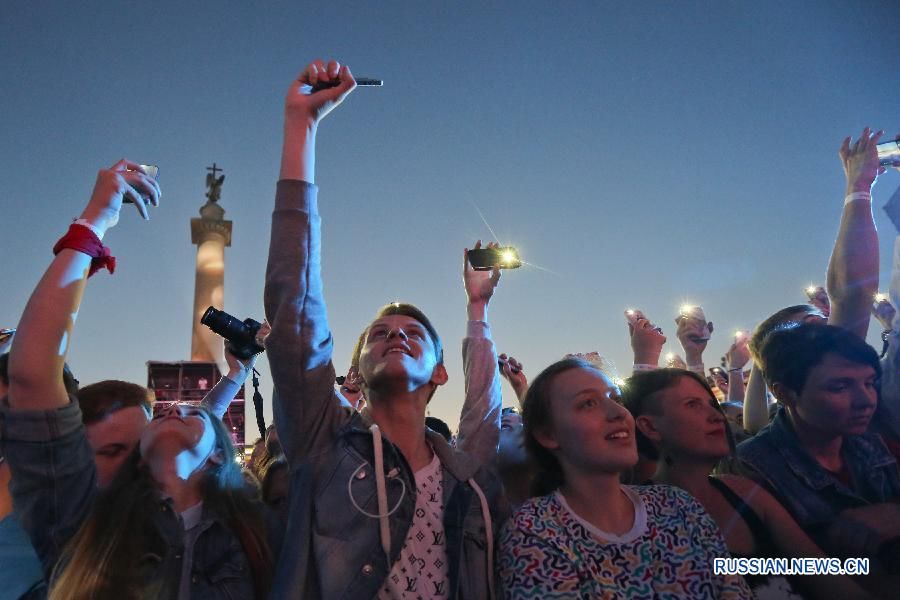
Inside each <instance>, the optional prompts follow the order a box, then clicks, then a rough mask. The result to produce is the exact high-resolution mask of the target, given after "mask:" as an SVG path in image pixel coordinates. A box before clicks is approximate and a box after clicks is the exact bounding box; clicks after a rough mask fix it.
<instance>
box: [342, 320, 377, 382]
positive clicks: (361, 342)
mask: <svg viewBox="0 0 900 600" xmlns="http://www.w3.org/2000/svg"><path fill="white" fill-rule="evenodd" d="M367 333H369V328H368V327H366V328H365V329H364V330H363V332H362V333H361V334H359V338H358V339H357V340H356V345H355V346H353V354H351V355H350V368H351V369H352V368H356V369H359V355H360V354H362V349H363V346H365V345H366V334H367ZM337 383H338V385H343V384H344V382H343V381H338V382H337Z"/></svg>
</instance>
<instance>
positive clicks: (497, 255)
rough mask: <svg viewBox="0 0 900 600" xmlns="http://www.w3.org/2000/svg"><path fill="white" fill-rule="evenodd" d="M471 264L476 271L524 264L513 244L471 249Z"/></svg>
mask: <svg viewBox="0 0 900 600" xmlns="http://www.w3.org/2000/svg"><path fill="white" fill-rule="evenodd" d="M467 256H468V257H469V264H471V265H472V268H473V269H475V270H476V271H490V270H491V269H494V268H496V267H499V268H501V269H518V268H519V267H521V266H522V261H521V259H519V251H518V250H516V249H515V248H513V247H512V246H502V247H498V248H477V249H475V250H469V252H468V254H467Z"/></svg>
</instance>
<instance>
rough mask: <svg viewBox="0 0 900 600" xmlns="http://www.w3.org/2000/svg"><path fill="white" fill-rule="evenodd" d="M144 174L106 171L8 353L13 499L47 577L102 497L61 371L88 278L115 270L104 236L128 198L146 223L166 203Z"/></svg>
mask: <svg viewBox="0 0 900 600" xmlns="http://www.w3.org/2000/svg"><path fill="white" fill-rule="evenodd" d="M140 169H141V167H140V166H139V165H137V164H135V163H130V162H127V161H124V160H122V161H119V162H118V163H116V164H115V165H114V166H113V167H112V168H111V169H105V170H102V171H100V173H99V175H98V176H97V183H96V186H95V187H94V193H93V194H92V196H91V199H90V202H89V203H88V206H87V207H86V208H85V210H84V212H83V213H82V215H81V218H82V219H83V221H80V222H78V223H76V224H74V225H72V226H71V227H70V228H69V232H68V233H67V234H66V235H65V236H64V237H63V238H62V239H61V240H60V241H59V242H58V243H57V245H56V247H55V248H54V250H55V251H56V257H55V258H54V259H53V261H52V262H51V264H50V266H49V268H48V269H47V271H46V272H45V273H44V276H43V277H42V278H41V280H40V282H39V283H38V284H37V287H36V288H35V290H34V292H33V293H32V295H31V298H30V299H29V301H28V304H27V305H26V307H25V312H24V313H23V315H22V320H21V323H20V325H19V335H17V336H16V340H15V342H14V344H13V348H12V354H11V355H10V364H9V380H10V389H9V397H8V403H9V405H8V406H4V407H2V409H0V410H2V412H3V415H2V419H0V423H2V427H3V429H4V436H3V438H4V439H3V445H4V451H5V457H6V459H7V461H8V462H9V465H10V469H11V471H12V485H11V486H10V491H11V492H12V494H13V497H14V499H15V505H16V509H17V511H18V513H19V515H20V517H21V519H22V523H23V525H24V527H25V529H26V530H27V531H28V534H29V536H30V538H31V543H32V545H33V546H34V548H35V551H36V552H37V554H38V556H39V557H40V559H41V563H42V565H43V568H44V574H45V576H47V577H48V578H49V576H50V574H51V572H52V570H53V568H54V566H55V565H56V563H57V560H58V558H59V556H60V554H61V552H62V550H63V548H64V547H65V545H66V544H67V543H68V541H69V540H70V539H71V538H72V536H73V535H74V534H75V532H76V531H77V530H78V528H79V527H80V526H81V523H82V521H83V520H84V517H85V515H86V514H87V511H88V510H89V508H90V506H91V503H92V499H93V497H94V495H95V494H96V490H97V484H96V481H97V477H96V467H95V465H94V453H93V451H92V450H91V447H90V445H89V444H88V441H87V437H86V436H85V433H84V427H83V425H82V422H81V411H80V410H79V408H78V404H77V403H72V402H70V401H69V397H68V395H67V393H66V390H65V387H64V385H63V364H64V362H65V358H66V354H67V353H68V350H69V346H70V345H71V340H72V333H73V330H74V326H75V318H76V315H77V314H78V310H79V308H80V306H81V298H82V294H83V292H84V287H85V281H86V280H87V277H88V276H89V274H90V273H92V272H93V271H94V270H95V269H97V268H100V266H101V264H105V265H106V266H107V267H109V269H110V271H112V270H113V269H114V264H115V263H112V262H111V261H110V260H109V250H108V249H106V248H103V246H102V244H101V243H100V241H99V239H98V238H99V236H102V235H103V234H104V233H105V232H106V230H107V229H108V228H110V227H112V226H114V225H115V224H116V222H117V221H118V218H119V210H120V209H121V206H122V200H123V198H125V197H128V198H129V199H131V200H132V201H133V202H135V203H136V204H137V207H138V210H139V211H140V213H141V215H142V216H143V217H144V218H145V219H146V218H148V213H147V206H146V205H145V200H144V198H147V200H148V201H149V202H150V203H152V204H154V205H156V204H158V202H159V196H160V192H159V187H158V186H157V185H156V182H155V181H153V180H152V179H150V178H149V177H147V176H146V175H144V173H143V172H142V171H141V170H140ZM92 263H93V264H92Z"/></svg>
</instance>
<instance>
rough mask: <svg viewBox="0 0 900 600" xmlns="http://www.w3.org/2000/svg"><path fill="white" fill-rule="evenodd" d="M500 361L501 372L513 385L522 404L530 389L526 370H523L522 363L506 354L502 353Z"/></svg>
mask: <svg viewBox="0 0 900 600" xmlns="http://www.w3.org/2000/svg"><path fill="white" fill-rule="evenodd" d="M498 362H499V364H500V374H501V375H503V377H504V378H505V379H506V380H507V381H508V382H509V385H511V386H512V389H513V391H514V392H515V393H516V398H518V399H519V404H521V403H522V401H523V400H524V399H525V392H527V391H528V378H527V377H525V372H524V371H523V370H522V363H520V362H519V361H517V360H516V359H515V358H513V357H512V356H507V355H506V354H501V355H500V356H499V360H498Z"/></svg>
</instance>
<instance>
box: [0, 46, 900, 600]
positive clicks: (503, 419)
mask: <svg viewBox="0 0 900 600" xmlns="http://www.w3.org/2000/svg"><path fill="white" fill-rule="evenodd" d="M354 88H355V81H354V79H353V76H352V74H351V73H350V70H349V68H348V67H347V66H346V65H343V66H342V65H340V64H339V63H337V62H336V61H331V62H328V63H324V62H322V61H314V62H312V63H310V64H309V65H308V66H307V67H306V68H305V69H304V71H303V72H302V74H301V75H300V76H299V78H298V79H297V80H295V81H294V82H293V83H292V84H291V86H290V89H289V91H288V94H287V99H286V103H285V121H284V145H283V152H282V162H281V172H280V177H279V181H278V184H277V189H276V196H275V203H274V212H273V216H272V231H271V242H270V248H269V257H268V267H267V270H266V280H265V291H264V307H265V314H266V318H267V323H266V327H265V329H263V330H261V332H260V333H259V334H258V336H257V342H258V343H259V344H260V345H262V346H264V347H265V352H266V355H267V358H268V360H269V364H270V367H271V373H272V377H273V381H274V398H273V408H274V411H273V412H274V425H273V426H271V427H269V428H268V429H267V430H266V432H265V436H264V437H263V438H261V439H260V440H259V442H258V443H257V445H256V447H255V448H254V451H253V455H252V456H251V458H250V460H249V461H248V463H247V465H246V466H245V467H244V468H243V469H242V468H241V466H240V465H239V464H238V463H237V462H236V461H235V460H234V459H235V456H236V450H235V448H234V446H233V444H232V440H231V437H230V435H229V433H228V431H227V430H226V428H225V427H224V426H223V425H222V422H221V417H222V415H223V414H224V412H225V410H226V409H227V406H228V404H229V402H230V401H231V399H232V398H233V397H234V394H235V393H236V391H237V390H238V389H239V387H240V386H241V385H242V383H243V381H244V379H246V377H247V376H248V374H249V373H250V372H251V371H252V369H253V362H254V361H255V357H253V358H250V359H244V360H241V359H238V358H236V357H234V356H229V367H230V370H229V372H228V374H227V375H226V376H224V377H223V378H222V380H221V381H220V382H218V383H217V384H216V386H215V387H214V388H213V389H212V390H211V391H210V392H209V394H208V395H207V397H206V398H205V399H204V401H203V402H202V403H201V404H200V405H199V406H194V405H189V404H178V403H169V404H165V405H163V403H159V405H157V406H153V404H154V398H153V397H152V393H151V392H149V391H148V390H147V389H146V388H144V387H142V386H139V385H136V384H132V383H128V382H124V381H118V380H115V379H110V380H107V381H102V382H99V383H94V384H92V385H87V386H79V383H78V381H77V380H76V379H75V378H74V377H73V376H72V373H71V372H70V371H69V370H68V368H67V366H66V363H65V361H66V355H67V353H68V351H69V347H70V345H71V344H72V343H77V342H73V340H74V339H77V336H74V335H73V334H74V330H75V317H74V315H77V313H78V311H79V307H80V305H81V302H82V296H83V294H84V290H85V287H86V284H87V281H88V278H89V277H90V276H92V275H93V274H95V273H96V272H97V271H100V270H102V269H104V268H106V269H109V270H110V271H112V270H113V269H114V267H115V262H114V260H113V259H112V258H111V256H110V250H109V248H107V247H106V246H104V245H103V241H102V240H103V239H104V237H105V235H106V234H107V233H108V230H109V229H111V228H112V227H114V226H115V225H116V223H117V222H118V220H119V217H120V212H121V210H122V207H123V203H133V204H134V205H135V206H136V207H137V210H138V212H139V213H140V214H141V216H142V217H143V218H147V217H148V215H149V210H150V208H151V207H155V206H158V205H159V201H160V197H161V190H160V187H159V184H158V182H157V181H156V180H155V179H154V178H153V177H151V176H149V174H148V173H146V172H145V171H144V170H143V168H142V167H141V165H138V164H136V163H132V162H129V161H126V160H122V161H119V162H117V163H116V164H115V165H113V166H112V167H111V168H109V169H104V170H101V171H100V172H99V175H98V178H97V182H96V185H95V187H94V191H93V194H92V195H91V198H90V200H89V202H88V204H87V206H86V207H85V209H84V211H83V212H82V214H81V217H80V218H79V219H78V220H76V221H75V223H73V224H72V225H71V226H70V227H69V230H68V232H67V233H66V234H65V235H64V236H63V237H62V238H61V239H60V240H59V242H57V244H56V246H55V247H54V253H55V257H54V258H53V260H52V262H51V263H50V266H49V267H48V269H47V271H46V272H45V273H44V276H43V277H42V278H41V280H40V281H39V283H38V284H37V287H36V288H35V290H34V292H33V293H32V295H31V298H30V299H29V301H28V303H27V305H26V307H25V310H24V312H23V314H22V316H21V320H20V322H19V324H18V327H17V332H16V334H15V338H14V340H13V342H12V347H11V350H10V351H9V353H8V354H3V355H0V397H2V398H3V399H2V401H0V449H2V452H0V553H2V556H4V559H3V561H2V563H0V572H2V573H0V581H3V582H5V587H4V589H3V590H0V595H3V596H4V597H11V598H45V597H46V598H51V599H52V600H63V599H73V600H74V599H81V598H97V599H107V598H109V599H113V598H115V599H123V598H124V599H127V598H173V599H178V600H187V599H190V598H194V599H199V598H204V599H205V598H223V599H224V598H276V599H309V598H327V599H331V598H398V599H399V598H474V599H481V598H500V597H503V598H646V599H650V598H667V599H683V598H689V599H693V598H696V599H706V598H754V597H757V598H761V599H769V598H794V599H797V598H821V599H824V598H835V597H839V598H897V597H900V591H898V590H900V467H898V464H900V462H898V461H900V381H898V376H900V357H898V346H900V333H896V332H895V331H894V329H895V326H894V320H895V319H894V317H895V314H896V311H895V310H894V306H895V305H896V303H897V302H898V300H900V237H898V238H897V243H896V246H895V255H894V279H893V281H892V282H891V296H890V298H882V297H880V296H879V297H878V298H877V299H876V295H877V294H878V283H879V280H878V267H879V257H878V237H877V232H876V230H875V226H874V221H873V214H872V196H871V190H872V187H873V185H874V184H875V183H876V180H877V178H878V176H879V175H881V174H882V173H883V172H884V170H885V166H884V165H882V164H880V162H879V158H878V155H877V151H876V144H877V143H878V141H879V139H880V137H881V135H882V132H875V131H871V130H869V129H865V130H864V131H863V132H862V134H861V135H860V137H859V138H858V139H856V140H853V139H851V138H847V139H845V140H844V142H843V144H842V146H841V148H840V151H839V154H840V158H841V162H842V164H843V168H844V172H845V175H846V179H847V190H846V196H845V201H844V208H843V213H842V215H841V221H840V224H839V229H838V236H837V239H836V242H835V245H834V248H833V250H832V253H831V257H830V261H829V263H828V276H827V287H826V289H822V290H812V291H811V293H810V303H808V304H798V305H795V306H790V307H786V308H785V309H783V310H780V311H778V312H776V313H775V314H773V315H772V316H771V317H770V318H768V319H766V320H765V321H763V322H762V323H760V324H759V325H758V326H757V327H756V329H755V330H754V331H753V332H744V333H739V334H738V335H737V336H735V339H734V341H733V344H732V345H731V347H730V348H729V350H728V352H727V353H726V355H725V356H724V357H723V358H722V360H721V366H719V365H716V366H715V367H713V368H712V369H710V370H709V372H707V367H706V364H705V362H704V361H705V358H704V352H705V351H706V348H707V346H708V343H709V340H710V337H711V336H712V335H713V332H714V327H713V324H712V322H711V321H709V320H707V318H706V315H705V314H704V313H703V311H702V309H699V307H685V308H684V309H683V310H682V314H681V315H680V316H679V317H678V319H677V320H676V331H675V335H676V337H677V338H678V340H679V342H680V343H681V346H682V349H683V357H673V358H670V359H667V360H666V361H663V362H662V364H661V359H662V357H661V353H662V348H663V345H664V344H665V342H666V336H665V333H664V331H663V329H662V327H659V326H657V324H656V323H654V322H653V321H652V320H651V319H649V318H648V316H647V315H645V314H644V313H643V312H642V311H641V310H639V309H637V308H635V309H630V310H628V311H627V312H626V314H625V323H624V326H623V330H622V331H623V334H622V339H621V340H602V341H601V345H606V346H609V345H612V344H620V343H626V340H627V341H628V342H629V343H630V346H631V348H632V350H633V354H634V364H633V372H632V374H631V376H630V377H628V378H627V379H625V380H624V381H620V380H619V379H618V378H617V377H615V376H613V374H612V373H611V372H610V371H609V369H608V368H607V366H606V363H605V361H604V360H603V358H602V356H601V355H600V354H598V353H590V354H565V351H566V349H560V356H562V357H563V358H562V359H561V360H559V361H558V362H555V363H553V364H551V365H549V366H547V367H546V368H544V369H543V370H541V371H540V372H539V373H538V374H537V375H536V376H535V377H533V378H531V379H530V381H529V378H528V377H527V376H526V371H525V368H524V366H523V365H522V364H521V362H519V361H518V360H517V359H516V358H515V357H514V354H515V352H511V354H505V353H503V354H498V352H497V350H496V346H495V342H494V340H493V338H492V333H491V328H490V325H489V322H488V308H489V306H490V302H491V299H492V297H493V295H494V293H495V292H496V291H497V289H498V284H499V281H500V274H501V271H500V268H499V266H496V267H494V268H493V269H490V270H478V269H475V268H473V266H472V264H470V262H469V259H468V251H467V250H466V251H465V252H464V256H463V270H462V275H463V284H464V290H465V294H466V300H467V302H466V318H467V331H466V337H465V338H464V339H463V342H462V354H463V377H464V381H465V399H464V404H463V408H462V411H461V414H460V418H459V422H458V423H455V424H452V425H453V426H454V427H448V426H447V424H445V423H442V422H440V421H438V420H434V419H432V418H428V419H426V413H427V407H428V404H429V402H430V401H431V400H432V398H433V397H434V396H435V394H437V393H439V390H438V388H440V387H441V386H442V385H443V384H445V383H446V382H447V380H448V378H449V376H450V374H449V373H448V372H447V369H446V367H445V365H444V345H443V342H442V339H441V337H440V335H439V334H438V331H437V329H436V327H435V325H434V324H433V323H432V322H431V320H429V318H428V317H427V316H426V314H425V312H423V311H422V310H421V309H420V308H418V307H416V306H413V305H411V304H408V303H403V302H392V303H389V304H386V305H385V306H383V307H382V308H380V309H379V310H378V311H377V312H376V314H375V318H374V320H373V321H372V322H371V323H370V324H369V325H368V326H367V327H366V328H365V329H364V331H362V332H361V333H360V335H359V338H358V339H357V341H356V344H355V347H354V350H353V353H352V356H351V357H350V361H349V363H350V366H349V369H348V371H347V372H346V375H343V376H340V377H336V372H335V363H334V356H333V340H332V334H331V330H330V328H329V324H328V317H327V311H326V303H325V296H324V290H323V284H322V273H321V267H322V257H321V252H322V243H321V228H322V217H321V216H320V212H319V204H318V187H317V186H316V183H315V143H316V137H317V133H318V125H319V123H320V121H321V120H322V119H323V118H324V117H325V116H326V115H328V114H329V113H330V112H331V111H333V110H334V109H336V108H337V107H338V106H339V105H340V104H341V103H342V102H343V101H344V100H345V99H346V97H347V96H348V95H349V94H351V93H352V92H353V90H354ZM890 166H895V167H898V168H900V161H898V162H896V163H893V164H892V165H890ZM894 210H897V209H896V208H895V209H894ZM890 217H891V219H892V221H893V222H894V223H895V225H897V226H898V227H900V212H897V213H891V214H890ZM488 246H489V247H493V245H488ZM474 248H475V249H480V248H481V243H480V242H477V243H476V244H474ZM872 314H874V315H875V317H876V319H878V320H879V321H880V322H881V323H882V324H883V326H884V330H885V334H884V336H883V339H884V342H885V345H884V348H882V349H879V351H876V350H875V349H874V348H872V347H870V346H869V345H868V344H866V342H865V336H866V333H867V331H868V328H869V323H870V318H871V315H872ZM897 328H898V329H900V322H898V323H897ZM507 350H513V349H507ZM879 354H881V355H880V356H879ZM110 376H115V374H114V373H110ZM504 379H505V380H507V381H508V383H509V386H510V387H509V389H511V390H512V392H513V395H514V397H515V401H514V402H512V403H508V404H513V406H509V407H507V408H503V404H504V402H503V398H502V385H501V384H502V381H503V380H504ZM451 429H455V435H451ZM723 558H728V559H746V560H745V562H743V563H740V564H747V565H749V564H753V565H765V564H771V563H766V562H765V560H766V559H783V558H787V559H790V558H809V559H822V560H825V559H828V558H837V559H841V560H843V559H848V560H855V559H867V560H868V563H867V564H868V569H867V570H864V571H862V572H854V571H852V570H851V569H849V568H848V569H846V570H845V571H844V572H841V573H840V574H837V573H833V572H829V573H827V574H826V573H825V572H816V573H811V574H807V575H798V574H796V573H787V572H783V571H784V570H783V569H782V570H781V571H779V570H778V569H758V570H753V569H750V570H747V569H745V572H741V571H740V570H739V569H719V568H715V567H714V564H717V561H718V560H719V559H723ZM729 564H739V563H737V562H732V563H729ZM829 564H830V563H829ZM854 564H856V563H854Z"/></svg>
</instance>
